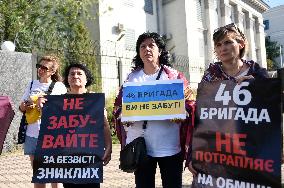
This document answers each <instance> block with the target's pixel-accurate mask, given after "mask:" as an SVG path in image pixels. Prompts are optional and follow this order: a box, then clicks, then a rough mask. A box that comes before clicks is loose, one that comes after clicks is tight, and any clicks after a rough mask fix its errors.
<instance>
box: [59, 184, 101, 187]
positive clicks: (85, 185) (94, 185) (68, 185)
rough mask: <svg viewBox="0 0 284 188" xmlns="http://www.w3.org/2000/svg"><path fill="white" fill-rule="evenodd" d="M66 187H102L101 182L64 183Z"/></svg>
mask: <svg viewBox="0 0 284 188" xmlns="http://www.w3.org/2000/svg"><path fill="white" fill-rule="evenodd" d="M63 187H64V188H100V184H99V183H87V184H74V183H63Z"/></svg>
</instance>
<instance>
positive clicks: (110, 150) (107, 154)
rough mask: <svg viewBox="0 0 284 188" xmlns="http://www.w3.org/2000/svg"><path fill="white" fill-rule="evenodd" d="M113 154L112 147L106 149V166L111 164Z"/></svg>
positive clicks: (104, 159)
mask: <svg viewBox="0 0 284 188" xmlns="http://www.w3.org/2000/svg"><path fill="white" fill-rule="evenodd" d="M111 153H112V149H111V147H108V148H106V149H105V153H104V156H103V164H104V166H106V165H107V164H108V163H109V161H110V160H111Z"/></svg>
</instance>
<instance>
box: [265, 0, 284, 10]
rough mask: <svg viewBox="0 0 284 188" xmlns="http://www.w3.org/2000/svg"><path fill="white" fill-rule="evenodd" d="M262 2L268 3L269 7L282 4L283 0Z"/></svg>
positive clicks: (283, 3)
mask: <svg viewBox="0 0 284 188" xmlns="http://www.w3.org/2000/svg"><path fill="white" fill-rule="evenodd" d="M264 2H266V4H268V5H269V6H270V7H271V8H273V7H276V6H279V5H284V0H264Z"/></svg>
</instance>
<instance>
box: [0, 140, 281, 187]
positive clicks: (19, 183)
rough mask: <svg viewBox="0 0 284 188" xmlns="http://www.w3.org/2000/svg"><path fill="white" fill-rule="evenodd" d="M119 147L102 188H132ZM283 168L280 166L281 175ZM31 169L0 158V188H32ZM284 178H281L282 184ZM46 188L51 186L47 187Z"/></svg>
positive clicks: (22, 161)
mask: <svg viewBox="0 0 284 188" xmlns="http://www.w3.org/2000/svg"><path fill="white" fill-rule="evenodd" d="M118 157H119V145H114V146H113V155H112V160H111V162H110V163H109V164H108V165H107V166H106V167H105V168H104V183H103V184H102V186H101V187H102V188H128V187H129V188H134V187H135V184H134V175H133V174H129V173H125V172H122V171H121V170H119V169H118ZM283 172H284V166H282V174H283ZM31 177H32V169H31V167H30V161H29V158H28V157H27V156H24V155H23V153H22V152H16V153H12V154H8V155H4V156H0V188H32V187H33V184H32V183H30V182H31ZM191 181H192V176H191V174H190V173H189V172H188V170H186V171H185V172H184V174H183V188H190V184H191ZM283 182H284V178H283V176H282V184H283ZM47 187H48V188H50V187H51V186H50V185H48V186H47ZM156 187H157V188H161V187H162V186H161V180H160V176H159V173H157V176H156ZM60 188H62V185H61V184H60Z"/></svg>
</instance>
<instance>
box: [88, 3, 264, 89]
mask: <svg viewBox="0 0 284 188" xmlns="http://www.w3.org/2000/svg"><path fill="white" fill-rule="evenodd" d="M109 6H110V7H111V9H112V10H111V11H106V10H108V7H109ZM268 8H269V6H268V5H267V4H265V3H264V2H263V1H262V0H121V1H117V0H105V1H103V2H102V3H100V4H99V6H98V7H96V10H95V11H96V12H99V15H100V16H99V18H98V19H97V20H96V23H95V24H90V30H91V33H92V35H93V38H94V39H95V40H96V41H100V47H101V49H100V50H101V51H100V52H101V54H102V55H101V56H100V57H99V59H98V62H100V63H101V73H102V77H104V76H105V75H109V76H112V78H104V79H103V84H102V85H103V91H104V92H106V93H110V90H112V89H114V90H115V89H117V88H118V86H119V85H120V84H122V82H123V80H124V79H125V77H126V75H127V73H128V72H129V71H130V68H131V61H132V58H133V57H134V55H135V54H136V53H135V43H136V40H137V38H138V36H139V35H140V34H142V33H143V32H146V31H151V32H157V33H159V34H161V35H163V36H164V37H165V39H166V41H167V48H168V50H169V51H170V53H171V54H172V57H173V66H174V67H176V68H177V69H178V70H180V71H182V72H183V73H184V74H185V75H186V76H187V77H188V79H189V80H190V82H191V83H192V85H193V87H197V84H198V83H199V81H200V79H201V77H202V75H203V72H204V70H205V69H206V68H207V67H208V65H209V63H211V62H213V61H214V59H215V56H214V45H213V41H212V35H213V31H214V30H215V29H216V28H218V27H220V26H224V25H226V24H229V23H232V22H234V23H236V24H237V25H238V26H239V27H240V28H241V29H242V30H243V31H244V33H245V35H246V37H247V39H248V41H249V44H250V45H249V51H248V53H247V58H248V59H253V60H255V61H257V62H258V63H260V64H261V65H262V66H264V67H266V52H265V37H264V25H263V17H262V13H263V12H264V11H266V10H268Z"/></svg>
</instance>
